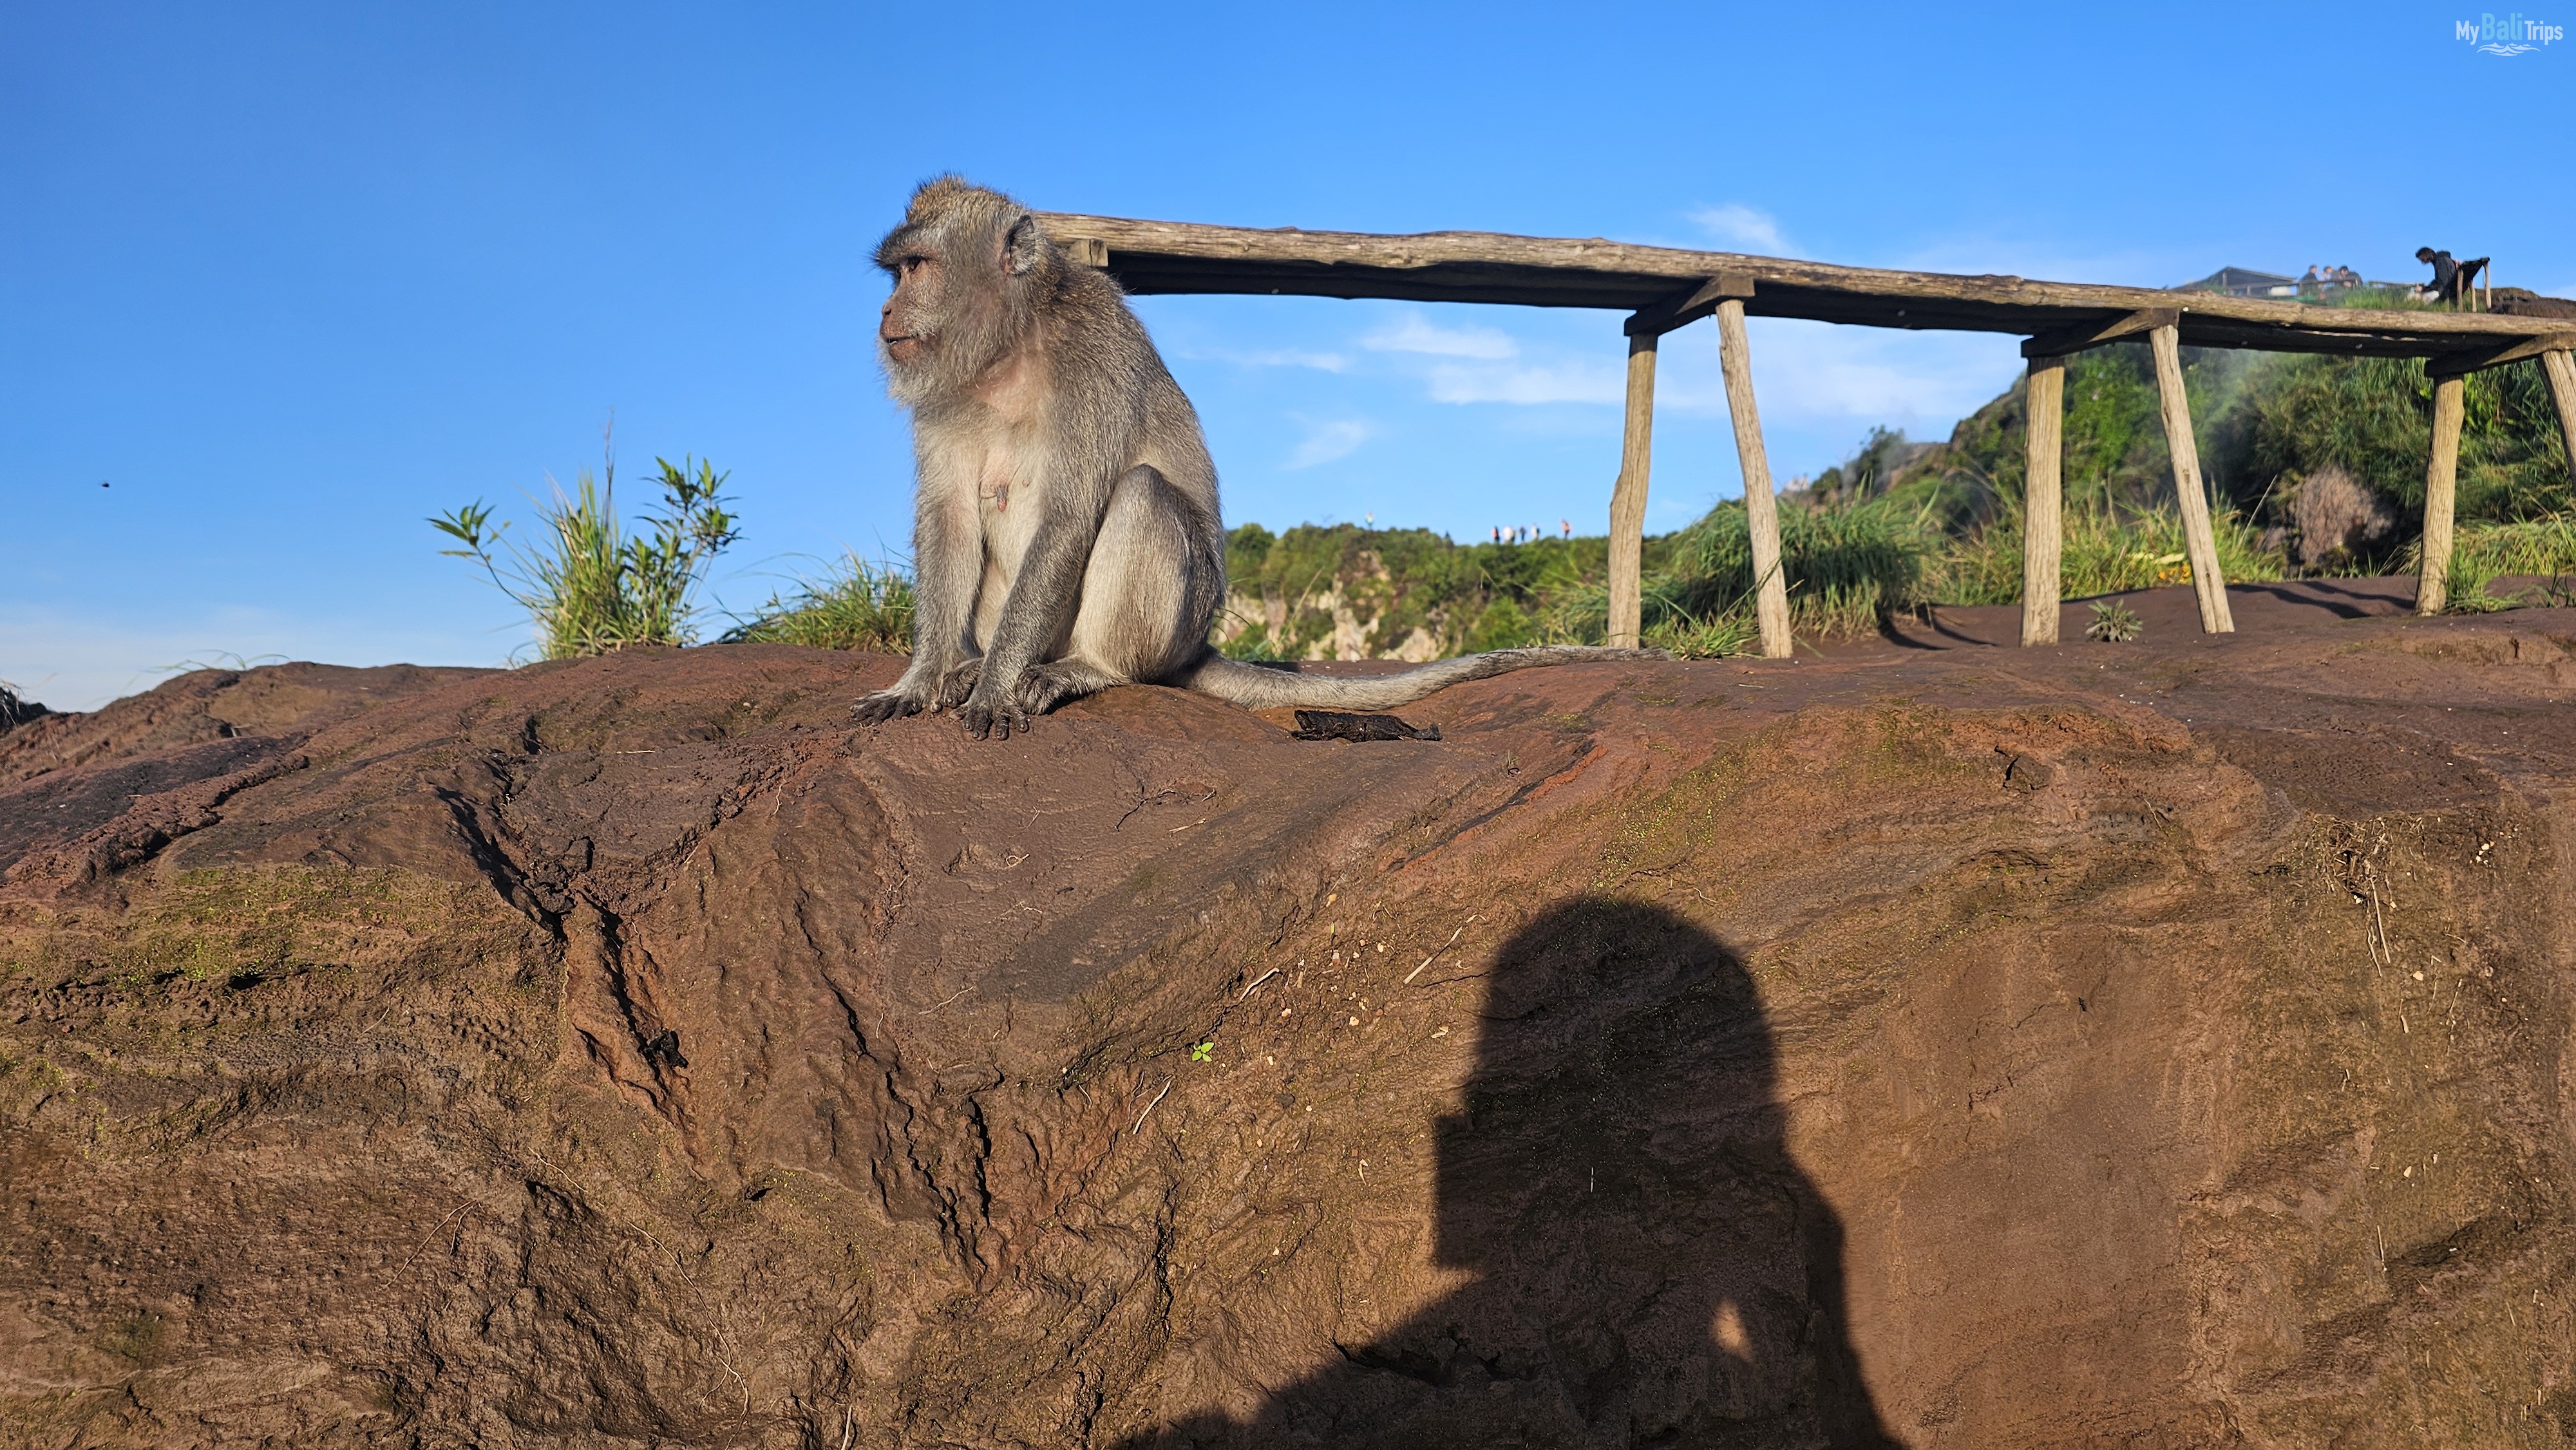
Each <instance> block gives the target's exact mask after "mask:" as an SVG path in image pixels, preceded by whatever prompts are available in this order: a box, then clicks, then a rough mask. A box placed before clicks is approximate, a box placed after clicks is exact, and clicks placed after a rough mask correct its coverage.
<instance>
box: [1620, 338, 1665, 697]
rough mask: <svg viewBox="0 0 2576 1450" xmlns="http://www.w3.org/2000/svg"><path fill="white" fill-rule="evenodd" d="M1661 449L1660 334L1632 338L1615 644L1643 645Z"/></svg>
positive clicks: (1622, 449) (1622, 450)
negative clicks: (1655, 465) (1653, 487)
mask: <svg viewBox="0 0 2576 1450" xmlns="http://www.w3.org/2000/svg"><path fill="white" fill-rule="evenodd" d="M1654 449H1655V334H1653V333H1651V332H1649V333H1642V334H1639V335H1636V336H1632V337H1630V338H1629V339H1628V422H1627V429H1626V432H1625V433H1624V435H1623V436H1622V437H1621V438H1620V440H1619V482H1618V485H1617V487H1615V488H1613V489H1611V491H1610V643H1612V644H1613V645H1617V646H1621V647H1623V648H1627V649H1634V648H1636V647H1637V634H1638V629H1639V626H1640V624H1641V623H1642V620H1643V617H1644V612H1645V586H1644V582H1643V577H1642V576H1643V574H1644V565H1645V553H1646V475H1647V473H1648V472H1649V471H1650V469H1651V464H1652V461H1653V456H1654Z"/></svg>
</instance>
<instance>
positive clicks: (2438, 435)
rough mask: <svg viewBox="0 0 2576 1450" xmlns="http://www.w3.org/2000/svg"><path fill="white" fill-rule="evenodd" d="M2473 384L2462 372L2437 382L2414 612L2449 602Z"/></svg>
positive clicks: (2431, 611) (2430, 611)
mask: <svg viewBox="0 0 2576 1450" xmlns="http://www.w3.org/2000/svg"><path fill="white" fill-rule="evenodd" d="M2467 392H2468V386H2467V384H2466V382H2465V381H2464V380H2463V379H2460V378H2457V377H2448V378H2443V379H2441V380H2440V381H2438V382H2436V383H2434V384H2433V451H2432V456H2431V457H2430V458H2428V459H2426V460H2425V464H2424V545H2423V557H2422V559H2421V561H2420V562H2419V564H2418V566H2417V569H2416V574H2415V612H2416V613H2417V614H2439V613H2441V612H2442V611H2443V609H2444V608H2446V607H2447V606H2448V605H2449V604H2450V590H2451V507H2452V503H2453V500H2454V499H2455V498H2456V497H2457V494H2458V489H2459V482H2460V415H2461V413H2462V411H2463V407H2462V404H2463V403H2464V402H2465V401H2466V396H2465V395H2466V394H2467Z"/></svg>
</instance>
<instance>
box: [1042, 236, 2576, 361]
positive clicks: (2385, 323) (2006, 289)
mask: <svg viewBox="0 0 2576 1450" xmlns="http://www.w3.org/2000/svg"><path fill="white" fill-rule="evenodd" d="M1039 220H1040V222H1041V224H1042V225H1044V226H1045V227H1046V229H1047V232H1048V235H1050V236H1052V237H1054V238H1055V239H1056V240H1057V241H1058V242H1059V243H1061V242H1064V241H1066V240H1067V239H1069V238H1077V237H1079V238H1090V239H1096V240H1098V241H1099V242H1101V243H1102V244H1104V246H1105V248H1106V251H1107V255H1108V258H1109V271H1110V274H1111V275H1112V276H1114V277H1116V278H1117V279H1118V280H1119V283H1120V285H1122V286H1124V287H1125V288H1126V289H1127V290H1128V291H1130V292H1134V293H1138V294H1147V293H1236V294H1269V293H1281V294H1293V295H1298V296H1312V297H1384V298H1396V299H1402V300H1408V301H1424V302H1498V303H1511V304H1516V305H1523V306H1532V307H1598V308H1604V309H1614V310H1617V311H1621V312H1651V311H1652V310H1653V309H1657V308H1661V307H1664V306H1666V305H1668V304H1670V303H1671V302H1672V301H1673V299H1674V298H1675V297H1676V296H1677V295H1685V294H1688V293H1690V292H1693V291H1695V290H1696V289H1698V288H1699V287H1701V286H1703V285H1705V284H1706V283H1707V282H1708V281H1709V279H1711V278H1714V277H1740V278H1743V279H1745V280H1746V281H1747V282H1749V283H1751V284H1752V285H1753V287H1754V289H1755V295H1754V296H1752V297H1750V298H1746V299H1744V301H1745V304H1746V305H1745V312H1746V315H1747V316H1752V317H1802V318H1809V319H1813V320H1815V321H1820V322H1838V323H1855V324H1861V325H1865V326H1872V327H1902V328H1914V329H1925V328H1944V329H1956V330H1962V331H1970V332H2017V333H2020V334H2022V335H2024V336H2034V335H2040V334H2048V333H2053V332H2055V331H2057V330H2059V329H2062V328H2085V327H2093V328H2098V327H2099V326H2100V325H2101V324H2103V323H2105V322H2109V321H2116V320H2118V319H2122V318H2125V317H2127V316H2128V315H2129V314H2131V313H2136V312H2153V311H2158V310H2171V309H2179V310H2180V313H2181V317H2180V320H2179V324H2178V325H2179V326H2180V328H2181V340H2182V342H2183V343H2184V344H2185V345H2187V346H2192V347H2247V348H2264V349H2271V350H2277V351H2285V352H2318V353H2327V354H2332V355H2338V356H2345V357H2355V356H2362V357H2432V356H2436V355H2439V354H2443V353H2451V352H2458V351H2461V350H2463V349H2466V348H2470V347H2474V346H2476V345H2478V344H2480V343H2487V342H2497V341H2508V340H2520V339H2522V338H2525V337H2531V336H2535V335H2538V334H2543V333H2549V332H2564V331H2566V330H2567V324H2566V321H2565V319H2563V318H2543V317H2526V316H2521V315H2518V314H2513V313H2498V312H2448V311H2432V310H2421V311H2406V312H2397V311H2380V310H2377V309H2373V308H2362V307H2325V306H2317V305H2313V304H2309V303H2302V302H2293V301H2276V300H2273V299H2270V298H2260V297H2229V296H2225V295H2223V294H2220V293H2212V292H2194V293H2177V292H2172V291H2166V290H2162V289H2158V288H2150V287H2102V286H2092V285H2087V284H2083V283H2073V282H2038V281H2031V280H2028V279H2025V278H2021V277H2005V276H1992V275H1988V276H1961V275H1955V274H1949V273H1940V272H1906V271H1897V270H1892V269H1886V268H1874V267H1841V266H1836V265H1834V264H1832V263H1829V262H1808V261H1799V260H1795V259H1791V258H1785V257H1754V256H1747V255H1744V254H1742V253H1738V252H1701V251H1690V250H1685V249H1682V248H1678V247H1640V246H1630V245H1627V244H1624V243H1620V242H1610V241H1603V240H1601V239H1600V238H1597V237H1594V238H1573V237H1515V236H1503V235H1497V234H1495V233H1490V232H1429V233H1422V234H1418V235H1413V236H1382V235H1373V234H1369V233H1364V232H1309V231H1298V230H1295V229H1293V228H1288V229H1279V230H1262V229H1258V228H1251V227H1218V226H1201V225H1196V224H1192V223H1181V222H1156V221H1137V220H1131V219H1128V218H1122V217H1099V216H1074V215H1068V214H1062V213H1048V214H1043V215H1041V217H1040V218H1039ZM1646 325H1649V326H1651V325H1652V322H1651V319H1650V320H1649V321H1648V323H1647V324H1646Z"/></svg>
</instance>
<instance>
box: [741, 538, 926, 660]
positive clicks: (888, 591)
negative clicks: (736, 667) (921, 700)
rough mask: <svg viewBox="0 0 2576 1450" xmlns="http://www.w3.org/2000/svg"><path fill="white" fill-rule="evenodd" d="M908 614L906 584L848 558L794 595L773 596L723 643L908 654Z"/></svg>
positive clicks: (886, 570)
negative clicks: (800, 646) (790, 645)
mask: <svg viewBox="0 0 2576 1450" xmlns="http://www.w3.org/2000/svg"><path fill="white" fill-rule="evenodd" d="M912 613H913V595H912V581H911V580H910V579H907V578H905V577H904V576H903V575H902V574H900V573H897V572H896V571H895V570H894V569H893V568H892V567H891V566H889V565H872V564H870V563H868V562H867V561H866V560H865V559H862V558H860V557H859V556H858V555H856V554H851V555H849V556H848V557H846V558H844V559H843V560H842V561H841V562H840V563H839V564H838V565H836V566H834V568H833V569H832V572H830V573H829V574H827V575H825V576H824V577H822V578H820V579H808V580H804V581H801V582H800V583H799V584H798V585H797V587H796V590H795V591H794V592H793V593H792V594H786V595H779V594H772V595H771V596H770V597H769V602H768V603H766V604H764V605H762V606H761V607H760V608H759V609H758V610H757V611H756V612H755V613H754V614H753V615H752V617H751V618H750V619H749V620H747V621H745V622H744V623H741V624H738V625H736V626H734V627H733V628H732V629H729V630H727V631H725V634H724V640H723V642H724V643H726V644H801V645H811V646H814V647H816V648H818V649H858V650H873V651H876V652H877V653H880V654H910V653H911V652H912Z"/></svg>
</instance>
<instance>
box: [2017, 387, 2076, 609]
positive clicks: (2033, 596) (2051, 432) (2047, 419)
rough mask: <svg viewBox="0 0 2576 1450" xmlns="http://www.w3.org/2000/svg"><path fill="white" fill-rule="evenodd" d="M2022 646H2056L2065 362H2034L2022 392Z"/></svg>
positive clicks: (2061, 541) (2062, 538)
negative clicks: (2059, 485) (2060, 447)
mask: <svg viewBox="0 0 2576 1450" xmlns="http://www.w3.org/2000/svg"><path fill="white" fill-rule="evenodd" d="M2023 412H2024V413H2025V414H2026V415H2027V417H2026V418H2025V420H2024V427H2023V438H2024V450H2025V451H2024V452H2023V455H2022V460H2023V461H2022V478H2023V484H2022V495H2021V642H2022V644H2023V645H2025V646H2029V645H2038V644H2055V643H2057V620H2058V612H2059V606H2058V596H2059V594H2060V593H2062V592H2063V591H2062V590H2061V588H2060V586H2059V580H2058V562H2059V555H2060V552H2061V550H2062V548H2063V544H2064V539H2065V533H2064V525H2065V517H2064V507H2063V503H2062V501H2061V499H2060V497H2059V487H2058V483H2059V479H2058V472H2059V468H2060V450H2059V438H2060V435H2061V433H2062V431H2063V428H2064V425H2065V418H2066V359H2064V358H2062V357H2055V356H2046V357H2035V358H2032V359H2031V360H2030V382H2029V385H2028V386H2027V387H2026V388H2025V389H2024V392H2023Z"/></svg>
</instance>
